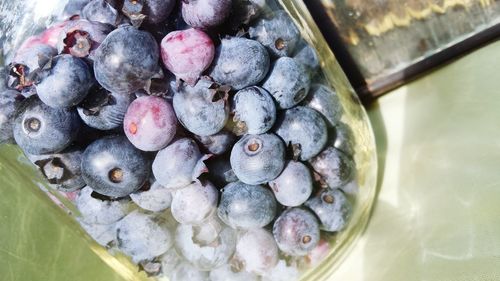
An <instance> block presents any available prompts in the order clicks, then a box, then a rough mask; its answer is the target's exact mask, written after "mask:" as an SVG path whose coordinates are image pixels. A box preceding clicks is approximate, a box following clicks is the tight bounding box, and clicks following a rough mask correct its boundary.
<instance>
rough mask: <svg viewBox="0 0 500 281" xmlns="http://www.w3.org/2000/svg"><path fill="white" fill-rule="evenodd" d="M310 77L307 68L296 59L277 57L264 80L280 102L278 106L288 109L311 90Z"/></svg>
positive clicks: (268, 89)
mask: <svg viewBox="0 0 500 281" xmlns="http://www.w3.org/2000/svg"><path fill="white" fill-rule="evenodd" d="M310 83H311V81H310V77H309V73H308V72H307V70H306V69H305V68H304V66H302V65H301V64H300V63H298V62H297V61H296V60H295V59H293V58H289V57H281V58H279V59H277V60H276V61H275V62H274V63H273V65H272V67H271V70H270V71H269V74H268V75H267V77H266V79H265V80H264V81H263V82H262V88H264V89H266V90H267V91H268V92H269V93H270V94H271V95H272V96H273V97H274V99H275V100H276V102H277V103H278V108H280V109H287V108H291V107H293V106H295V105H297V104H299V103H300V102H301V101H302V100H303V99H304V98H305V97H306V96H307V93H308V92H309V87H310Z"/></svg>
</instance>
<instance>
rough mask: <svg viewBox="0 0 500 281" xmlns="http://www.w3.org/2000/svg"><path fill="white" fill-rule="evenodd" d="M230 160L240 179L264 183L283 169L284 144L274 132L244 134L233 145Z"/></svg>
mask: <svg viewBox="0 0 500 281" xmlns="http://www.w3.org/2000/svg"><path fill="white" fill-rule="evenodd" d="M230 161H231V167H232V168H233V171H234V173H235V174H236V176H237V177H238V179H239V180H240V181H242V182H244V183H247V184H261V183H265V182H268V181H271V180H273V179H275V178H276V177H278V176H279V174H280V173H281V171H283V168H284V166H285V145H284V144H283V141H282V140H281V139H280V138H278V137H277V136H276V135H274V134H262V135H245V136H244V137H242V138H241V139H240V140H239V141H238V142H237V143H236V144H235V145H234V146H233V149H232V150H231V157H230Z"/></svg>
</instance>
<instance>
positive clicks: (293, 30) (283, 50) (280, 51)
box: [248, 10, 300, 57]
mask: <svg viewBox="0 0 500 281" xmlns="http://www.w3.org/2000/svg"><path fill="white" fill-rule="evenodd" d="M248 34H249V35H250V38H251V39H255V40H257V41H259V42H260V43H261V44H262V45H264V46H266V48H267V49H268V50H269V52H270V53H271V54H273V55H274V56H277V57H284V56H290V55H291V54H292V53H293V51H294V50H295V46H296V45H297V43H298V41H299V40H300V33H299V30H298V29H297V27H296V26H295V24H294V23H293V21H292V19H291V18H290V16H289V15H288V14H287V13H286V12H285V11H283V10H280V11H277V12H275V13H274V14H273V15H271V16H270V17H269V18H261V19H259V20H258V21H257V22H256V23H255V24H254V25H253V26H252V27H250V29H249V30H248Z"/></svg>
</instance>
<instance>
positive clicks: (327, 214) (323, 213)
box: [305, 189, 352, 232]
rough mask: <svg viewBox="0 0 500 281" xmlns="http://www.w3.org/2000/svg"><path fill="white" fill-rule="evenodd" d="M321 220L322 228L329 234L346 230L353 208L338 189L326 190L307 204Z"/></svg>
mask: <svg viewBox="0 0 500 281" xmlns="http://www.w3.org/2000/svg"><path fill="white" fill-rule="evenodd" d="M305 205H306V206H307V207H309V209H311V210H312V211H313V212H314V213H315V214H316V216H317V217H318V218H319V220H320V222H321V225H320V228H321V229H322V230H325V231H329V232H336V231H340V230H342V229H344V227H345V226H346V224H347V222H348V221H349V217H350V215H351V210H352V206H351V203H350V202H349V200H347V198H346V196H345V195H344V193H343V192H342V191H340V190H338V189H334V190H332V189H324V190H322V191H321V193H319V194H318V195H316V196H315V197H313V198H311V199H309V200H307V202H306V203H305Z"/></svg>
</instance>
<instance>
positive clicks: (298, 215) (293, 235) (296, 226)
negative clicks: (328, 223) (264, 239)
mask: <svg viewBox="0 0 500 281" xmlns="http://www.w3.org/2000/svg"><path fill="white" fill-rule="evenodd" d="M273 235H274V239H275V240H276V243H277V244H278V248H279V249H280V250H281V251H282V252H283V253H285V254H287V255H292V256H305V255H307V254H308V253H309V252H310V251H311V250H313V249H314V248H315V247H316V246H317V245H318V243H319V238H320V230H319V223H318V219H317V218H316V217H315V216H314V215H313V214H312V213H311V212H310V211H307V210H304V209H300V208H291V209H288V210H286V211H284V212H283V213H282V214H281V215H280V216H279V217H278V219H277V220H276V221H275V222H274V226H273Z"/></svg>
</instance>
